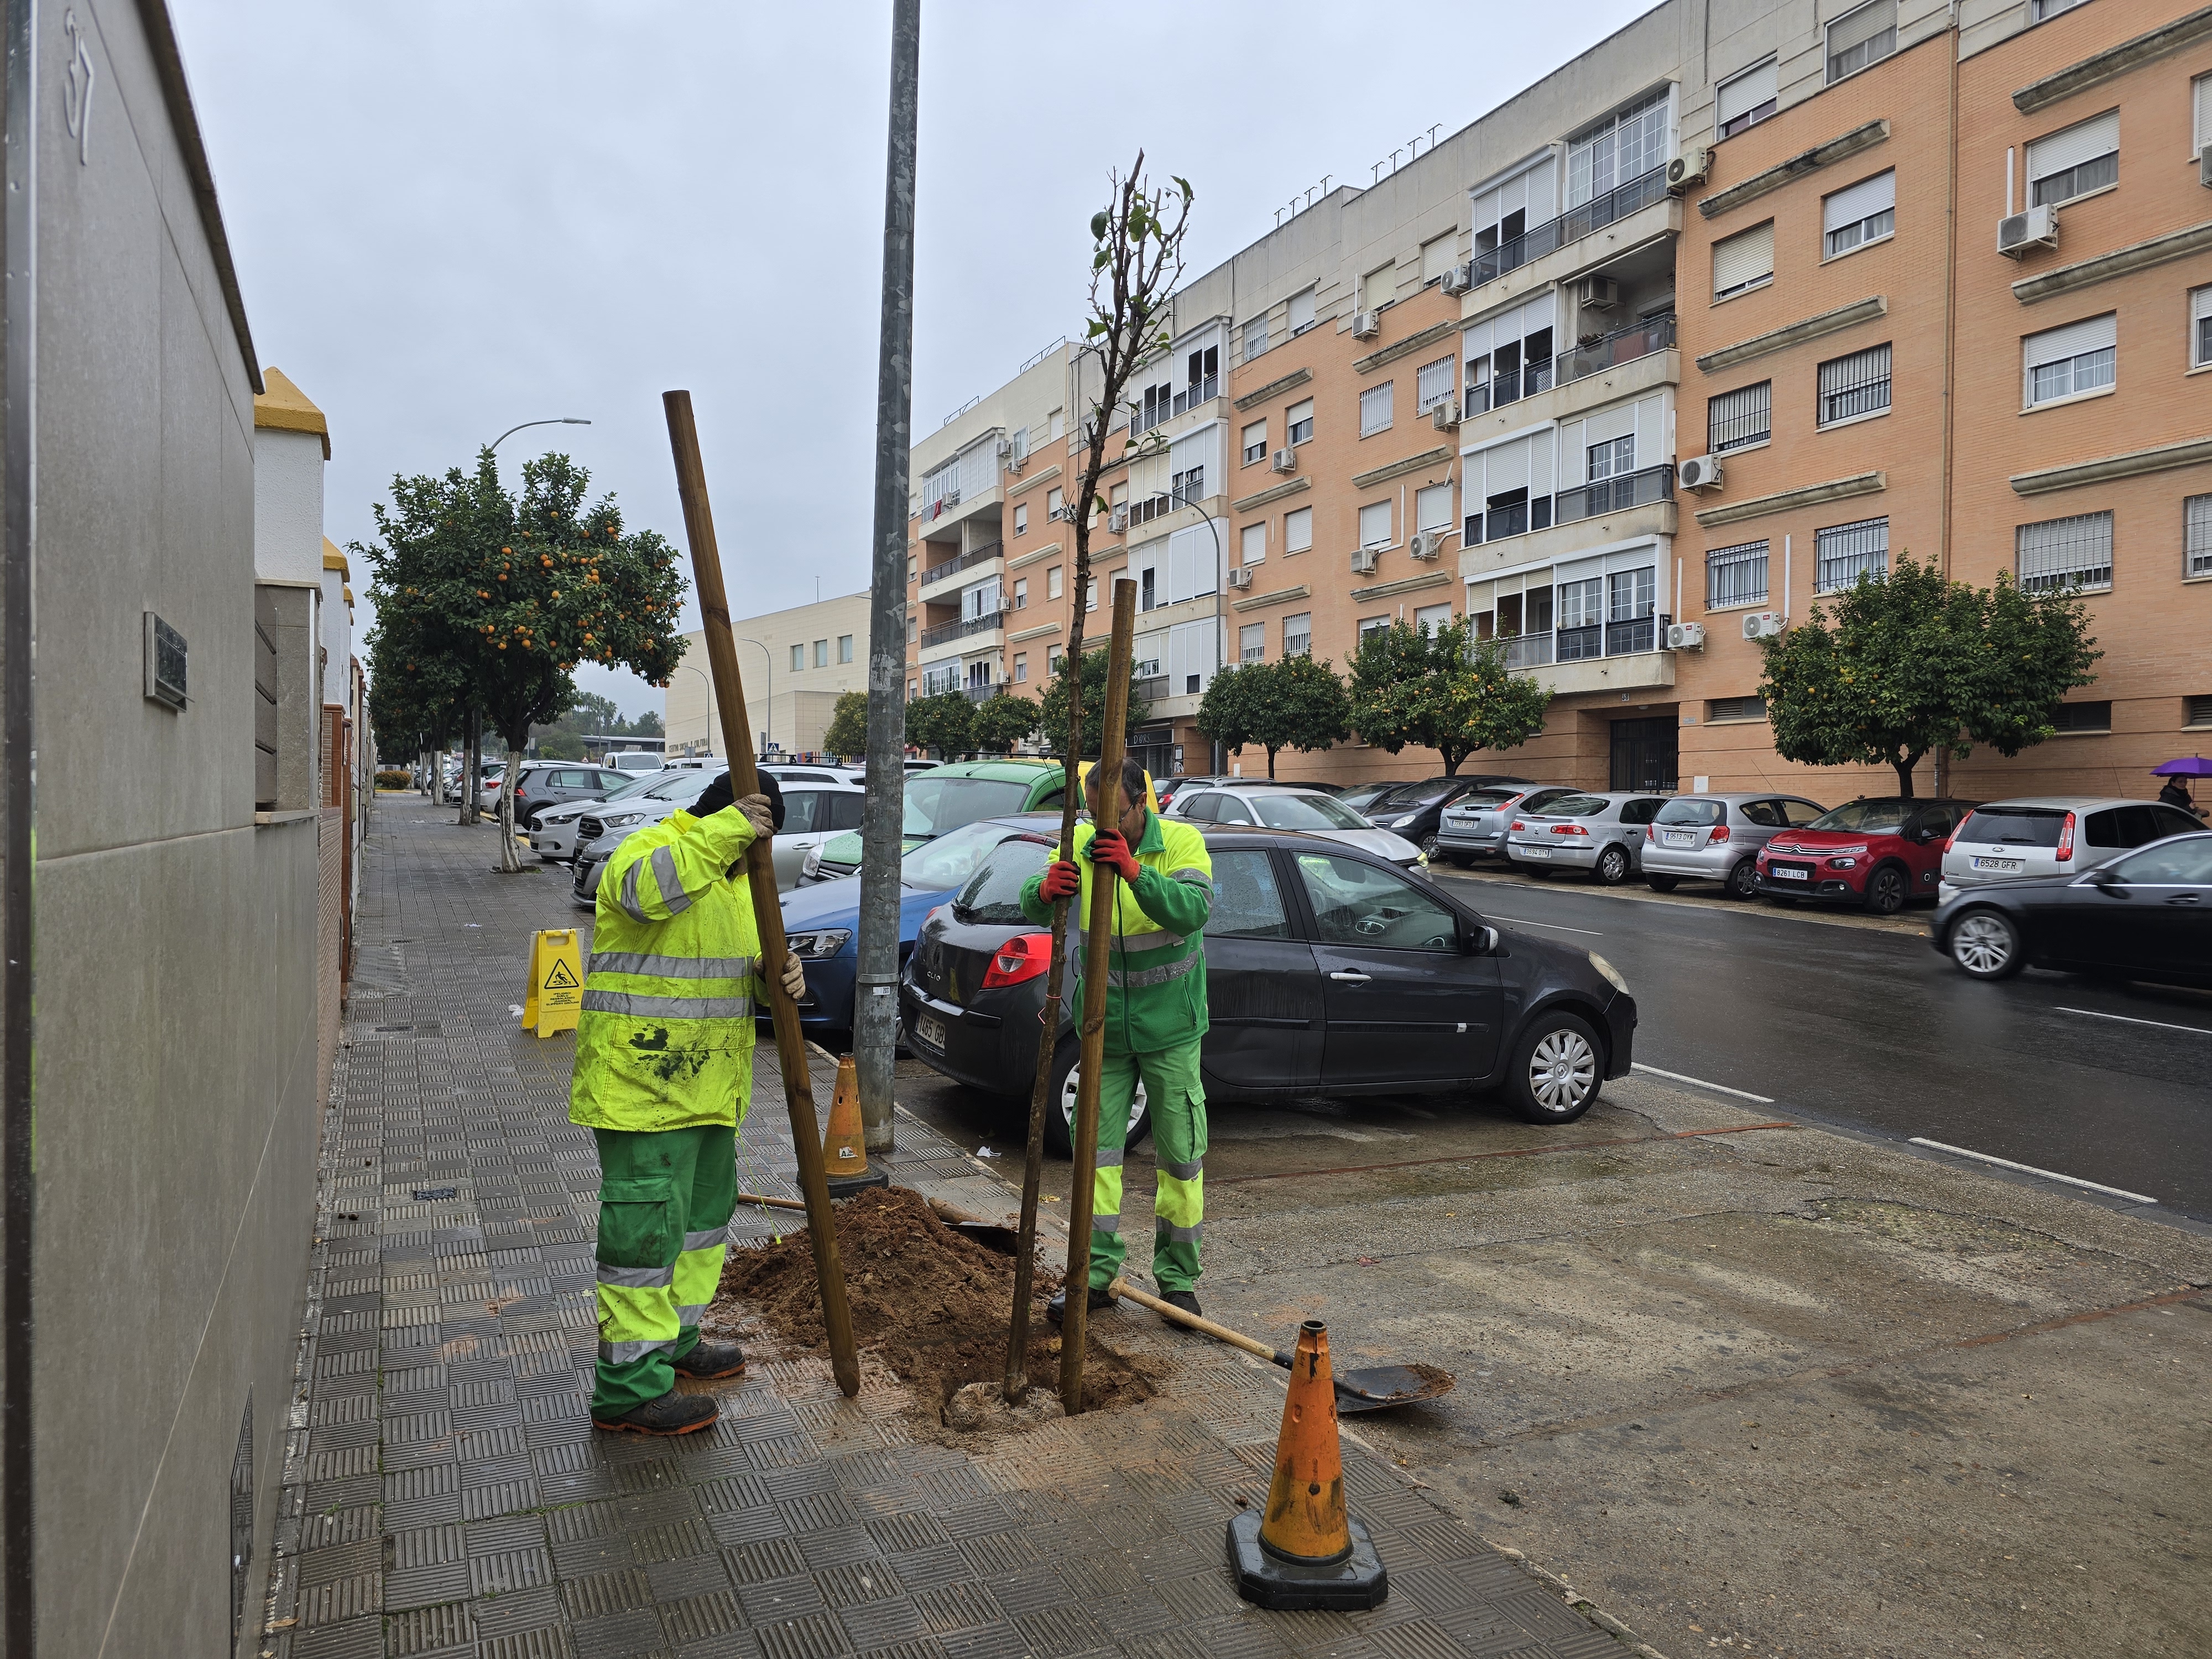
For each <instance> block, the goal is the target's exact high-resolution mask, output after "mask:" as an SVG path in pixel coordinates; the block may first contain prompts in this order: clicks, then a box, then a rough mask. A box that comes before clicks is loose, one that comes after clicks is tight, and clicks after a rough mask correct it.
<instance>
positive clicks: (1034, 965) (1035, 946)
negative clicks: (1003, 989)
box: [983, 933, 1052, 991]
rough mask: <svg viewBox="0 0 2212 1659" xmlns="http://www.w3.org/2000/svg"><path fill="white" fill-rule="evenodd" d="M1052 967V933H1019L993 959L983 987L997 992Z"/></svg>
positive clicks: (984, 978)
mask: <svg viewBox="0 0 2212 1659" xmlns="http://www.w3.org/2000/svg"><path fill="white" fill-rule="evenodd" d="M1051 966H1052V935H1051V934H1050V933H1017V934H1016V935H1015V936H1014V937H1013V938H1012V939H1008V940H1007V941H1006V943H1005V944H1004V945H1000V947H999V949H998V952H997V954H996V955H994V957H992V958H991V965H990V967H989V968H987V969H985V970H984V973H983V988H984V989H985V990H987V991H994V990H996V989H998V988H999V987H1000V986H1002V985H1019V984H1021V983H1022V982H1023V981H1024V980H1032V979H1035V978H1036V977H1037V975H1040V974H1042V973H1043V972H1044V971H1045V970H1046V969H1048V968H1050V967H1051Z"/></svg>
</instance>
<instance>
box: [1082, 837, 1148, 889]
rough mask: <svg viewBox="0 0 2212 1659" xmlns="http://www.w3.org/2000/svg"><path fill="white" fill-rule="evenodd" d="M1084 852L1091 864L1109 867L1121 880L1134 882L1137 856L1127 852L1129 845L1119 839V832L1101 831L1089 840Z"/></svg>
mask: <svg viewBox="0 0 2212 1659" xmlns="http://www.w3.org/2000/svg"><path fill="white" fill-rule="evenodd" d="M1086 851H1087V852H1088V853H1089V854H1090V857H1091V862H1092V863H1093V864H1105V865H1110V866H1113V870H1114V873H1115V875H1117V876H1119V877H1121V879H1122V880H1124V881H1134V880H1136V878H1137V855H1136V854H1134V853H1132V852H1131V851H1130V850H1129V843H1128V842H1126V841H1124V840H1122V839H1121V831H1120V830H1119V829H1101V830H1100V831H1099V832H1098V833H1097V835H1095V836H1092V837H1091V845H1090V847H1089V848H1087V849H1086Z"/></svg>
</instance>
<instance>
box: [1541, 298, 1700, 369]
mask: <svg viewBox="0 0 2212 1659" xmlns="http://www.w3.org/2000/svg"><path fill="white" fill-rule="evenodd" d="M1672 344H1674V315H1673V313H1668V315H1666V316H1664V317H1654V318H1652V319H1650V321H1648V322H1642V323H1634V324H1632V325H1629V326H1628V327H1626V328H1617V329H1615V330H1613V332H1612V333H1610V334H1608V335H1607V336H1606V337H1605V338H1603V339H1602V340H1597V341H1593V342H1592V343H1590V344H1589V345H1585V346H1577V347H1575V348H1574V349H1572V350H1571V351H1562V352H1561V353H1560V354H1559V356H1556V357H1554V358H1553V359H1552V372H1553V380H1554V381H1556V382H1557V383H1558V384H1559V385H1560V386H1565V385H1566V384H1567V382H1568V381H1570V380H1583V379H1584V378H1586V377H1587V376H1589V375H1592V374H1603V373H1604V372H1605V371H1606V370H1607V369H1608V368H1619V367H1620V365H1621V364H1623V363H1630V362H1635V361H1636V360H1637V359H1638V357H1648V356H1650V355H1651V354H1652V353H1653V352H1655V351H1664V350H1665V349H1667V348H1668V346H1670V345H1672Z"/></svg>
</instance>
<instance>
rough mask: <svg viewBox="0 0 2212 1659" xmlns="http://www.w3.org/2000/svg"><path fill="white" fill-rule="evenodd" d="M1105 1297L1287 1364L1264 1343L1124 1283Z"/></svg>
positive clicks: (1109, 1288) (1112, 1287) (1118, 1283)
mask: <svg viewBox="0 0 2212 1659" xmlns="http://www.w3.org/2000/svg"><path fill="white" fill-rule="evenodd" d="M1106 1294H1107V1295H1109V1296H1126V1297H1128V1298H1129V1300H1130V1301H1132V1302H1133V1303H1135V1304H1137V1305H1138V1306H1139V1307H1140V1308H1150V1309H1151V1310H1152V1311H1153V1312H1154V1313H1156V1314H1158V1316H1160V1317H1161V1318H1163V1319H1170V1320H1173V1321H1174V1322H1176V1324H1178V1325H1183V1326H1188V1328H1190V1329H1192V1330H1194V1331H1196V1332H1198V1333H1199V1334H1200V1335H1202V1336H1210V1337H1212V1339H1213V1340H1215V1341H1216V1342H1226V1343H1227V1344H1228V1345H1229V1346H1231V1347H1232V1348H1242V1349H1243V1350H1244V1352H1246V1353H1251V1354H1257V1355H1259V1356H1260V1358H1262V1359H1272V1360H1273V1361H1274V1362H1275V1363H1276V1364H1279V1365H1287V1364H1290V1363H1291V1362H1290V1358H1289V1357H1288V1356H1287V1355H1285V1354H1279V1353H1277V1352H1275V1351H1274V1350H1273V1348H1271V1347H1269V1346H1267V1344H1266V1343H1264V1342H1261V1341H1259V1340H1255V1338H1252V1337H1249V1336H1246V1335H1244V1334H1242V1333H1241V1332H1237V1331H1232V1330H1231V1329H1230V1328H1228V1327H1227V1326H1226V1325H1217V1324H1215V1323H1214V1322H1212V1320H1210V1319H1203V1318H1200V1316H1198V1315H1196V1314H1194V1313H1185V1312H1184V1311H1183V1310H1182V1309H1181V1308H1178V1307H1176V1305H1175V1304H1174V1303H1172V1302H1163V1301H1161V1300H1160V1299H1159V1297H1156V1296H1148V1295H1146V1293H1145V1292H1144V1291H1140V1290H1138V1289H1136V1288H1134V1287H1133V1285H1130V1283H1129V1281H1128V1280H1127V1279H1115V1281H1114V1282H1113V1283H1112V1284H1111V1285H1108V1286H1107V1287H1106Z"/></svg>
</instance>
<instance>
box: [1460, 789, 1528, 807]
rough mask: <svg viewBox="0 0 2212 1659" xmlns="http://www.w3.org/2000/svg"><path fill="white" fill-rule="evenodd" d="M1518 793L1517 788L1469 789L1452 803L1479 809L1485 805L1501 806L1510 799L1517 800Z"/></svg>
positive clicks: (1519, 793) (1518, 797)
mask: <svg viewBox="0 0 2212 1659" xmlns="http://www.w3.org/2000/svg"><path fill="white" fill-rule="evenodd" d="M1520 795H1521V792H1520V791H1519V790H1518V789H1470V790H1468V792H1467V793H1465V794H1464V795H1462V796H1461V797H1460V798H1459V799H1457V800H1455V801H1454V802H1453V803H1452V805H1455V806H1465V807H1469V808H1473V809H1474V810H1476V811H1480V810H1481V809H1482V808H1484V807H1486V806H1503V805H1505V803H1506V802H1508V801H1510V800H1517V799H1520Z"/></svg>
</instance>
